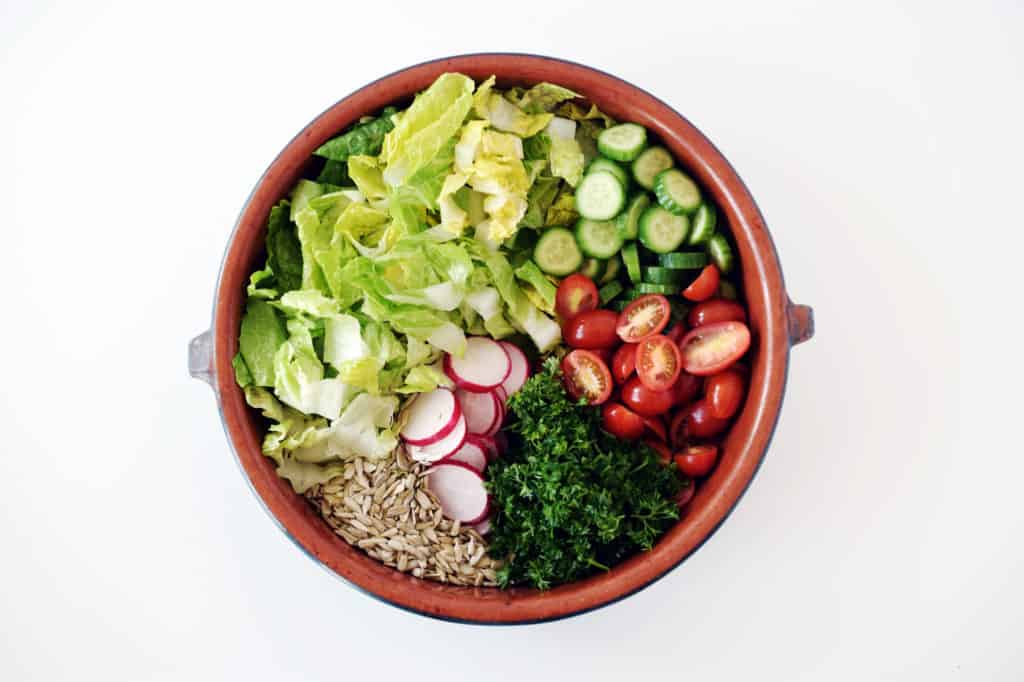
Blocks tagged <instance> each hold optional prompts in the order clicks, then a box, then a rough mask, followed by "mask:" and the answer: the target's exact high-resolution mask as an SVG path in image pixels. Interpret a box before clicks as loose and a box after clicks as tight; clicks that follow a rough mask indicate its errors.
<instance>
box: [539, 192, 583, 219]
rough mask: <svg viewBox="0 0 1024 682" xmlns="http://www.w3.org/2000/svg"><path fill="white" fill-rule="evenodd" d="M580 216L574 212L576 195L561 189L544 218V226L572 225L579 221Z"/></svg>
mask: <svg viewBox="0 0 1024 682" xmlns="http://www.w3.org/2000/svg"><path fill="white" fill-rule="evenodd" d="M579 217H580V214H579V213H577V212H576V195H575V194H574V193H573V192H572V190H571V189H568V188H566V187H563V188H562V189H561V190H560V191H559V194H558V196H557V197H556V198H555V201H554V203H552V204H551V207H550V208H548V213H547V216H545V218H544V226H545V227H552V226H555V225H573V224H575V223H576V221H577V220H578V219H579Z"/></svg>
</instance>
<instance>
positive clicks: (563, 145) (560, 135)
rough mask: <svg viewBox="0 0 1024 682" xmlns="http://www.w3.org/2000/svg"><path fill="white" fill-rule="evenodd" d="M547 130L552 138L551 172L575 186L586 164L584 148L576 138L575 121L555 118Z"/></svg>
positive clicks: (549, 159) (549, 156) (549, 161)
mask: <svg viewBox="0 0 1024 682" xmlns="http://www.w3.org/2000/svg"><path fill="white" fill-rule="evenodd" d="M545 132H546V133H547V135H548V138H549V139H550V140H551V147H550V150H549V153H548V163H549V164H550V167H551V174H552V175H554V176H555V177H559V178H563V179H564V180H565V181H566V182H567V183H569V185H570V186H572V187H575V186H576V185H578V184H579V182H580V180H581V179H583V165H584V155H583V149H582V148H581V147H580V144H579V142H577V141H576V138H575V132H576V125H575V123H573V122H572V121H570V120H569V119H565V118H555V119H553V120H552V121H551V123H550V124H549V125H548V127H547V129H546V131H545Z"/></svg>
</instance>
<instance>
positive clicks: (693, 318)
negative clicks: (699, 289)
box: [686, 298, 747, 329]
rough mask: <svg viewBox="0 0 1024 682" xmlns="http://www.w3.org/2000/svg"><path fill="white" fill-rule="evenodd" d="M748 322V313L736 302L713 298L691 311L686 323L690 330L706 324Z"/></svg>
mask: <svg viewBox="0 0 1024 682" xmlns="http://www.w3.org/2000/svg"><path fill="white" fill-rule="evenodd" d="M733 320H735V321H736V322H746V321H747V311H746V309H745V308H744V307H743V306H741V305H740V304H739V303H737V302H736V301H727V300H725V299H724V298H712V299H710V300H707V301H704V302H702V303H698V304H697V305H695V306H693V308H691V309H690V314H689V315H687V316H686V321H687V323H688V324H689V325H690V328H691V329H692V328H694V327H701V326H703V325H705V324H715V323H716V322H730V321H733Z"/></svg>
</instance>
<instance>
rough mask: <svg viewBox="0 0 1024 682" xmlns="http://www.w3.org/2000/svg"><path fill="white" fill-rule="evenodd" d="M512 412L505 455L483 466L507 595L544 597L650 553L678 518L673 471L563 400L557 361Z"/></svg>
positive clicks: (514, 402) (591, 410)
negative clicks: (519, 588)
mask: <svg viewBox="0 0 1024 682" xmlns="http://www.w3.org/2000/svg"><path fill="white" fill-rule="evenodd" d="M508 408H509V411H510V414H511V418H510V423H509V424H508V425H507V426H506V433H507V434H508V435H509V442H510V445H509V448H508V452H507V454H506V455H505V457H503V458H502V459H499V460H498V461H496V462H493V463H492V464H490V465H489V466H488V467H487V486H488V488H489V490H490V492H491V495H492V499H493V502H494V506H495V507H496V513H495V516H494V518H493V520H492V529H493V530H492V535H491V544H490V553H491V556H494V557H498V558H502V559H504V560H505V562H506V563H505V565H504V567H503V568H502V569H501V571H500V572H499V574H498V579H499V582H500V584H501V585H502V586H503V587H507V586H509V585H516V584H528V585H532V586H534V587H537V588H539V589H547V588H549V587H552V586H554V585H558V584H561V583H565V582H571V581H574V580H579V579H580V578H584V577H586V576H588V575H591V574H593V573H595V572H597V571H602V570H607V569H608V568H610V567H611V566H613V565H614V564H616V563H618V562H620V561H622V560H623V559H624V558H626V557H628V556H630V555H632V554H634V553H636V552H637V551H640V550H648V549H650V548H651V547H653V546H654V543H655V541H656V540H657V539H658V538H659V537H660V536H661V534H662V533H663V532H665V530H666V529H667V528H668V527H669V526H670V525H671V524H672V523H673V521H675V520H676V519H677V518H678V517H679V512H678V509H677V507H676V505H675V502H674V501H673V497H674V496H675V494H676V493H677V492H678V490H679V487H680V482H679V480H678V478H677V476H676V470H675V467H673V466H666V465H664V464H662V463H661V462H660V460H659V459H658V457H657V456H656V455H655V454H654V452H653V451H652V450H651V449H650V448H648V447H647V446H646V445H643V444H641V443H635V442H626V441H621V440H619V439H617V438H615V437H614V436H611V435H609V434H607V433H605V432H604V431H603V430H602V429H601V427H600V424H601V418H600V411H599V409H598V408H595V407H588V406H586V405H584V404H577V403H574V402H573V401H572V400H571V399H570V398H569V397H568V396H567V395H566V392H565V390H564V389H563V387H562V383H561V381H560V372H559V368H558V361H557V360H556V359H555V358H548V360H547V361H546V362H545V363H544V366H543V370H542V371H541V372H539V373H538V374H536V375H535V376H534V377H532V378H531V379H530V380H529V381H527V382H526V384H525V385H524V386H523V387H522V388H521V389H520V390H519V391H518V392H517V393H516V394H515V395H513V396H512V397H511V398H510V399H509V401H508Z"/></svg>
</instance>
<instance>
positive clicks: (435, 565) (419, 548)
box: [306, 447, 501, 586]
mask: <svg viewBox="0 0 1024 682" xmlns="http://www.w3.org/2000/svg"><path fill="white" fill-rule="evenodd" d="M427 472H428V469H427V468H426V467H424V466H422V465H420V464H417V463H415V462H413V461H412V460H410V459H409V456H408V454H406V452H405V448H402V447H399V448H398V449H397V450H396V451H395V454H394V456H392V457H388V458H387V459H384V460H379V461H376V462H373V461H369V460H365V459H355V460H353V461H351V462H348V463H347V464H346V465H345V470H344V471H343V472H342V474H341V475H339V476H336V477H334V478H332V479H331V480H329V481H327V482H326V483H322V484H318V485H316V486H314V487H312V488H310V489H309V491H308V492H307V493H306V498H307V499H308V500H309V501H310V503H312V505H313V506H314V507H315V508H316V509H317V510H318V511H319V512H320V515H321V516H323V518H324V520H325V521H327V523H328V525H330V527H331V528H332V529H333V530H334V532H335V533H337V534H338V535H339V536H341V537H342V538H344V540H345V541H346V542H348V543H349V544H351V545H353V546H355V547H358V548H360V549H362V550H363V551H364V552H366V553H367V554H368V555H370V556H371V557H373V558H374V559H377V560H378V561H380V562H382V563H384V564H385V565H387V566H391V567H392V568H396V569H398V570H399V571H401V572H403V573H409V574H411V575H414V576H416V577H417V578H426V579H429V580H436V581H438V582H442V583H449V584H453V585H477V586H494V585H496V584H497V575H496V573H495V571H496V570H497V569H498V568H500V567H501V562H499V561H496V560H494V559H491V558H490V557H489V556H487V543H486V542H485V541H484V539H483V538H482V537H481V536H480V534H479V533H477V532H476V530H474V529H472V528H468V527H462V526H461V524H460V523H459V522H458V521H452V520H450V519H446V518H445V517H444V516H443V514H442V513H441V506H440V505H439V504H438V502H437V498H435V497H434V495H433V493H431V492H430V491H429V490H428V489H427V486H426V476H427V475H428V473H427Z"/></svg>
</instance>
